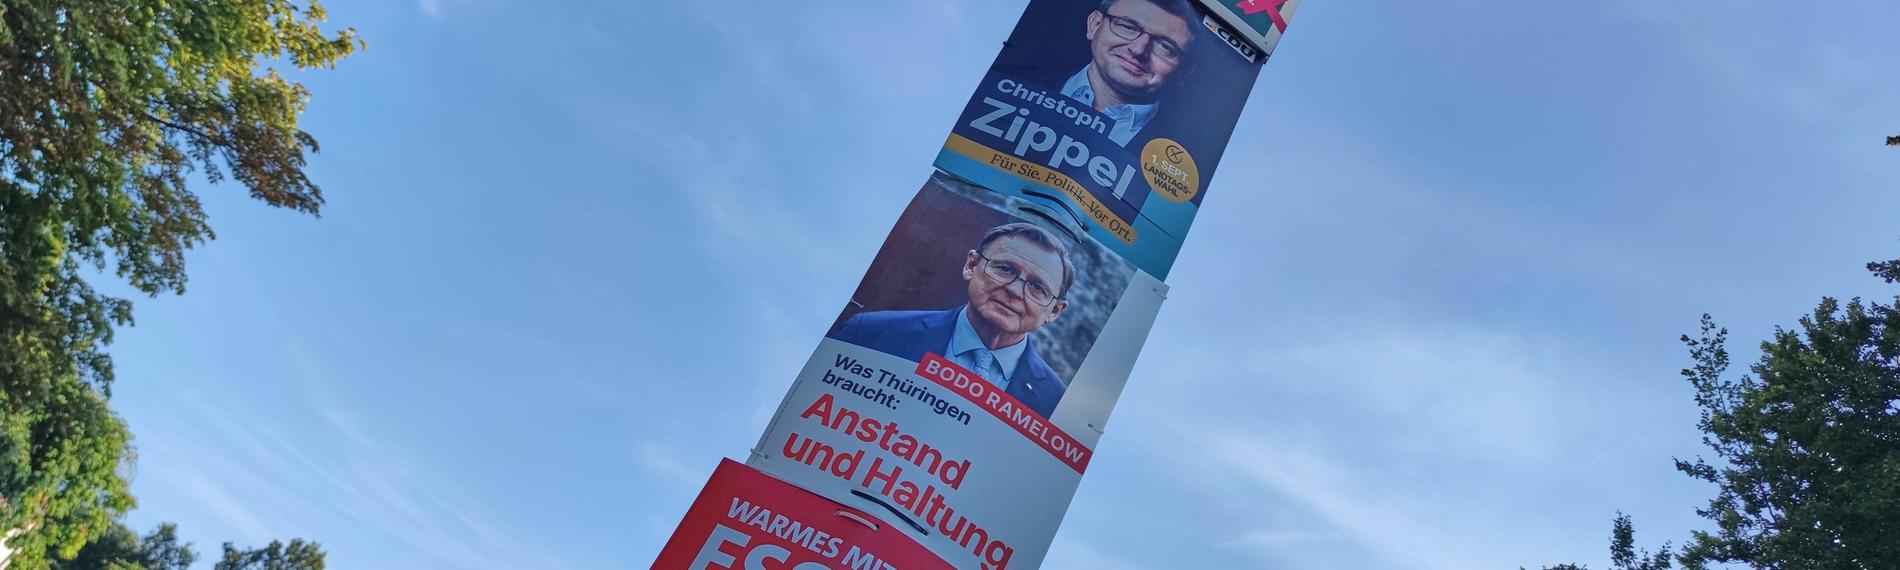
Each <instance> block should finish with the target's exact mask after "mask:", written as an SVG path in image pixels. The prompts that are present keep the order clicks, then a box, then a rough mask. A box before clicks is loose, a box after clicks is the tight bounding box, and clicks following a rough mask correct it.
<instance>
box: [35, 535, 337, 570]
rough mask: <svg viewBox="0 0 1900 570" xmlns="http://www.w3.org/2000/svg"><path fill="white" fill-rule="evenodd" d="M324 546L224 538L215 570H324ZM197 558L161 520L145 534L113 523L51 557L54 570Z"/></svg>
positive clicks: (157, 567) (157, 566)
mask: <svg viewBox="0 0 1900 570" xmlns="http://www.w3.org/2000/svg"><path fill="white" fill-rule="evenodd" d="M323 558H324V553H323V549H322V548H321V547H320V546H318V545H317V543H314V542H306V541H304V540H302V539H295V540H291V541H290V544H284V543H283V542H280V541H271V543H270V546H266V547H264V548H257V549H239V548H237V547H234V546H232V545H231V543H228V542H227V543H225V544H224V557H223V558H221V559H219V560H218V562H217V563H216V565H215V566H213V567H212V568H213V569H214V570H323ZM197 560H198V553H197V552H195V551H193V550H192V549H191V544H190V543H182V542H179V540H178V527H177V526H176V525H173V524H171V523H165V524H162V525H159V527H158V528H157V529H154V530H152V532H151V534H147V535H145V537H144V538H143V539H141V538H139V537H138V536H137V535H134V534H132V530H131V529H129V528H126V527H125V525H123V524H118V523H114V524H113V525H112V528H111V529H110V530H108V531H107V532H106V533H105V535H104V536H101V537H99V538H98V539H97V540H94V541H92V542H89V543H86V545H85V547H83V548H81V549H79V553H78V555H77V556H74V557H73V558H72V560H61V561H54V562H53V563H52V570H102V569H103V570H189V569H190V568H191V564H192V563H193V562H196V561H197Z"/></svg>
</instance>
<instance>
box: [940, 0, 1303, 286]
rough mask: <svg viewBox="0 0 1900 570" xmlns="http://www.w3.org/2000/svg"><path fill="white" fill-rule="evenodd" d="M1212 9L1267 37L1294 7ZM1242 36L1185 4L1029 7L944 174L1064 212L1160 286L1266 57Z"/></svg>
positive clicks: (1089, 2)
mask: <svg viewBox="0 0 1900 570" xmlns="http://www.w3.org/2000/svg"><path fill="white" fill-rule="evenodd" d="M1214 4H1215V5H1216V8H1217V9H1222V10H1226V9H1228V8H1226V7H1222V6H1227V5H1239V6H1241V8H1239V9H1240V10H1241V11H1242V12H1243V13H1246V14H1248V15H1249V16H1254V15H1258V16H1260V17H1262V18H1266V19H1267V22H1268V25H1269V27H1271V26H1273V25H1280V26H1284V24H1283V23H1281V24H1274V21H1275V20H1276V19H1278V20H1280V21H1282V22H1283V20H1284V17H1285V15H1287V14H1290V8H1289V6H1291V4H1289V3H1286V2H1285V1H1284V0H1239V1H1238V2H1237V1H1236V0H1227V1H1226V2H1215V3H1214ZM1255 8H1260V9H1258V10H1255V11H1253V12H1247V10H1254V9H1255ZM1268 8H1271V9H1268ZM1237 35H1242V36H1244V35H1247V34H1246V33H1243V32H1241V31H1239V30H1235V29H1233V28H1230V27H1229V26H1227V25H1225V24H1223V23H1222V20H1221V19H1220V18H1216V17H1214V16H1213V15H1211V14H1209V13H1206V12H1203V11H1202V10H1201V8H1200V7H1198V5H1197V3H1195V2H1190V1H1189V0H1032V1H1031V2H1030V3H1029V6H1028V8H1026V9H1025V10H1024V12H1023V16H1022V19H1021V20H1020V21H1019V22H1018V23H1017V25H1016V28H1015V31H1014V32H1012V33H1011V34H1010V36H1009V41H1008V42H1005V43H1004V44H1003V50H1002V53H1001V54H999V55H998V56H997V58H996V61H995V62H994V63H993V64H992V65H991V66H990V69H989V72H988V73H987V74H985V75H984V77H983V80H982V82H981V83H979V84H978V86H977V89H976V92H975V93H974V94H973V95H971V97H970V99H969V102H968V103H967V104H966V105H965V106H964V109H963V112H962V113H961V115H960V116H959V117H958V118H957V122H956V124H955V126H954V128H952V129H951V133H950V136H949V139H948V140H946V141H945V143H944V146H943V150H942V151H941V152H940V153H939V154H938V155H937V160H936V166H937V168H938V169H940V170H943V171H945V172H948V173H950V174H951V175H953V176H955V177H957V178H960V179H963V180H967V181H970V182H971V183H974V184H976V185H979V186H982V187H985V188H989V189H991V190H994V191H997V192H1003V193H1007V194H1011V195H1016V196H1020V197H1023V198H1026V199H1031V200H1038V201H1043V202H1047V203H1048V204H1050V205H1051V206H1052V207H1055V208H1058V209H1062V210H1065V211H1067V212H1068V213H1069V215H1072V216H1075V217H1078V218H1080V219H1082V220H1083V221H1084V224H1085V226H1084V227H1085V229H1086V231H1087V232H1088V234H1089V235H1090V236H1092V237H1093V238H1094V239H1096V240H1098V241H1100V242H1102V243H1103V244H1106V245H1107V246H1108V247H1109V249H1111V250H1112V251H1115V252H1116V253H1117V254H1119V255H1121V256H1122V257H1124V258H1126V259H1128V260H1129V261H1130V262H1132V263H1134V264H1135V265H1136V266H1137V267H1139V268H1140V269H1141V270H1143V271H1146V272H1148V273H1149V274H1151V275H1154V276H1155V277H1156V278H1159V279H1166V278H1167V275H1168V270H1169V269H1170V268H1171V267H1172V266H1173V264H1174V259H1175V257H1176V254H1177V253H1178V252H1179V251H1180V248H1181V243H1182V240H1183V238H1185V237H1186V236H1187V231H1188V227H1189V226H1190V225H1191V224H1192V223H1193V221H1194V216H1195V214H1196V213H1197V212H1198V211H1199V209H1200V207H1201V204H1202V202H1203V201H1204V200H1205V199H1206V197H1207V193H1208V183H1209V182H1210V181H1211V180H1212V177H1213V174H1214V170H1215V168H1216V167H1218V166H1219V165H1220V161H1221V155H1222V153H1223V151H1225V150H1226V147H1227V141H1228V139H1229V138H1230V136H1231V135H1232V134H1233V130H1234V123H1235V121H1236V120H1237V119H1238V118H1239V117H1240V111H1241V108H1242V106H1243V105H1245V103H1246V101H1247V95H1248V93H1249V91H1251V89H1252V87H1253V84H1254V79H1255V78H1256V77H1257V76H1258V75H1259V72H1260V63H1261V62H1264V61H1265V60H1266V57H1267V56H1268V55H1269V54H1268V53H1267V52H1268V50H1270V45H1271V44H1266V45H1267V46H1268V47H1265V48H1263V47H1260V46H1258V45H1255V44H1254V43H1252V42H1250V41H1244V40H1242V39H1241V38H1239V37H1236V36H1237ZM1276 38H1277V36H1276Z"/></svg>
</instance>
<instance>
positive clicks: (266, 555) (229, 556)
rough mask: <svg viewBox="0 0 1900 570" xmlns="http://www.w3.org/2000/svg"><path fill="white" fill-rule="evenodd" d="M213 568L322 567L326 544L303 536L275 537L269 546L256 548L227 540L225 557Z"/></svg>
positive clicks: (279, 569)
mask: <svg viewBox="0 0 1900 570" xmlns="http://www.w3.org/2000/svg"><path fill="white" fill-rule="evenodd" d="M212 570H323V548H322V547H320V546H318V545H317V543H314V542H305V541H303V540H302V539H293V540H291V541H290V544H284V543H282V542H279V541H275V540H273V541H271V543H270V546H266V547H264V548H259V549H255V550H238V549H236V548H232V547H231V543H228V542H227V543H224V559H223V560H219V561H218V565H217V566H214V567H212Z"/></svg>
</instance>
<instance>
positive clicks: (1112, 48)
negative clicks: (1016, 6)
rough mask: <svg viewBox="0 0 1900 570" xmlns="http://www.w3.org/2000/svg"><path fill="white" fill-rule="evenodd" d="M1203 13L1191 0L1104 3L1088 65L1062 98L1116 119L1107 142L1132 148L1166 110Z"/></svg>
mask: <svg viewBox="0 0 1900 570" xmlns="http://www.w3.org/2000/svg"><path fill="white" fill-rule="evenodd" d="M1197 17H1198V12H1196V11H1195V9H1194V7H1193V6H1190V5H1188V3H1187V0H1103V2H1102V4H1101V6H1100V7H1098V8H1096V9H1095V11H1094V12H1090V13H1089V17H1088V33H1087V37H1088V40H1089V63H1088V64H1087V65H1084V66H1082V69H1081V71H1077V72H1075V73H1074V74H1073V75H1070V76H1069V78H1068V80H1067V81H1065V82H1064V83H1063V84H1062V89H1061V91H1062V94H1063V95H1066V96H1068V97H1069V98H1070V99H1074V100H1076V101H1079V102H1082V103H1084V104H1088V105H1091V106H1093V107H1095V110H1097V111H1100V112H1102V114H1104V115H1107V116H1108V117H1109V118H1111V119H1114V120H1115V127H1114V129H1113V130H1111V131H1109V133H1108V138H1109V139H1110V140H1113V141H1115V143H1116V144H1120V145H1122V146H1127V145H1128V141H1129V140H1131V139H1133V138H1134V137H1135V133H1137V132H1140V131H1141V129H1142V127H1145V126H1147V125H1148V121H1149V120H1151V119H1153V118H1154V116H1155V112H1156V111H1158V110H1159V109H1160V107H1161V103H1160V101H1159V95H1160V92H1161V91H1162V89H1163V88H1165V87H1167V86H1168V79H1169V78H1170V77H1171V76H1174V75H1175V74H1176V72H1178V71H1180V70H1181V69H1183V68H1184V67H1185V66H1186V64H1187V61H1186V58H1187V48H1188V43H1189V42H1192V41H1194V33H1193V32H1194V28H1193V24H1194V21H1195V19H1196V18H1197Z"/></svg>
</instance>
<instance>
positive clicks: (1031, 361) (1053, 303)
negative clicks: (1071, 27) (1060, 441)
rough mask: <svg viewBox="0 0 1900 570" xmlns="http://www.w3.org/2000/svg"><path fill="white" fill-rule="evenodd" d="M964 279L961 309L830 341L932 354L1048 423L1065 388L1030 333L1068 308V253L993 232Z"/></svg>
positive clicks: (896, 319) (1047, 236)
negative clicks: (1016, 402)
mask: <svg viewBox="0 0 1900 570" xmlns="http://www.w3.org/2000/svg"><path fill="white" fill-rule="evenodd" d="M1127 1H1137V0H1127ZM963 280H964V282H965V283H964V285H965V290H966V292H967V294H968V296H969V302H968V303H966V304H963V305H961V306H958V307H955V308H952V309H948V310H943V311H875V312H868V313H860V314H858V315H854V316H852V317H851V318H850V319H847V320H845V322H844V323H843V324H840V325H838V328H837V330H835V331H832V333H831V335H830V336H831V338H835V339H838V340H842V341H845V342H849V343H852V344H856V345H858V346H862V347H865V348H870V349H874V350H878V351H881V352H884V353H887V354H890V355H893V356H898V357H902V358H905V359H909V360H911V361H921V360H923V358H924V354H925V353H931V352H934V353H937V354H939V355H942V356H943V357H944V358H948V359H950V361H951V362H955V363H956V364H957V365H959V366H962V367H963V368H966V369H968V370H970V371H971V372H975V373H976V374H977V375H978V376H981V377H982V378H983V379H984V380H986V381H988V382H990V383H991V384H994V385H996V386H997V387H999V388H1002V389H1003V391H1004V392H1005V393H1007V394H1009V395H1011V396H1014V397H1015V398H1016V399H1017V400H1020V401H1022V403H1023V404H1024V405H1025V406H1028V407H1029V409H1031V410H1035V411H1036V413H1038V414H1042V416H1043V417H1048V416H1049V414H1050V412H1053V411H1055V408H1056V402H1057V401H1059V400H1061V399H1062V393H1063V392H1064V391H1066V390H1067V389H1068V384H1067V383H1066V382H1065V381H1063V380H1062V379H1061V378H1060V377H1058V376H1056V373H1055V371H1054V370H1052V369H1050V368H1049V364H1048V363H1046V362H1044V361H1043V360H1042V357H1041V356H1039V355H1037V354H1036V348H1035V346H1034V343H1033V342H1031V341H1030V339H1029V334H1030V333H1032V332H1034V331H1035V330H1036V329H1037V328H1039V327H1041V326H1042V325H1045V324H1048V323H1049V322H1051V321H1054V320H1055V319H1056V317H1058V316H1060V315H1062V311H1063V310H1064V309H1067V308H1068V306H1069V302H1068V300H1067V299H1065V298H1064V296H1065V295H1067V294H1068V292H1069V288H1070V286H1071V285H1073V284H1074V282H1075V265H1074V264H1073V263H1071V262H1070V261H1069V250H1068V246H1067V245H1065V244H1064V243H1063V242H1062V241H1061V240H1060V239H1059V238H1057V237H1056V236H1055V235H1054V234H1052V233H1050V232H1049V231H1048V230H1044V229H1042V228H1041V227H1038V226H1036V225H1034V224H1028V223H1013V224H1005V225H1002V226H997V227H995V228H992V229H990V231H989V232H988V233H986V234H984V235H983V239H982V240H981V241H979V242H977V245H976V249H972V250H970V251H969V253H967V254H965V255H964V260H963Z"/></svg>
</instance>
